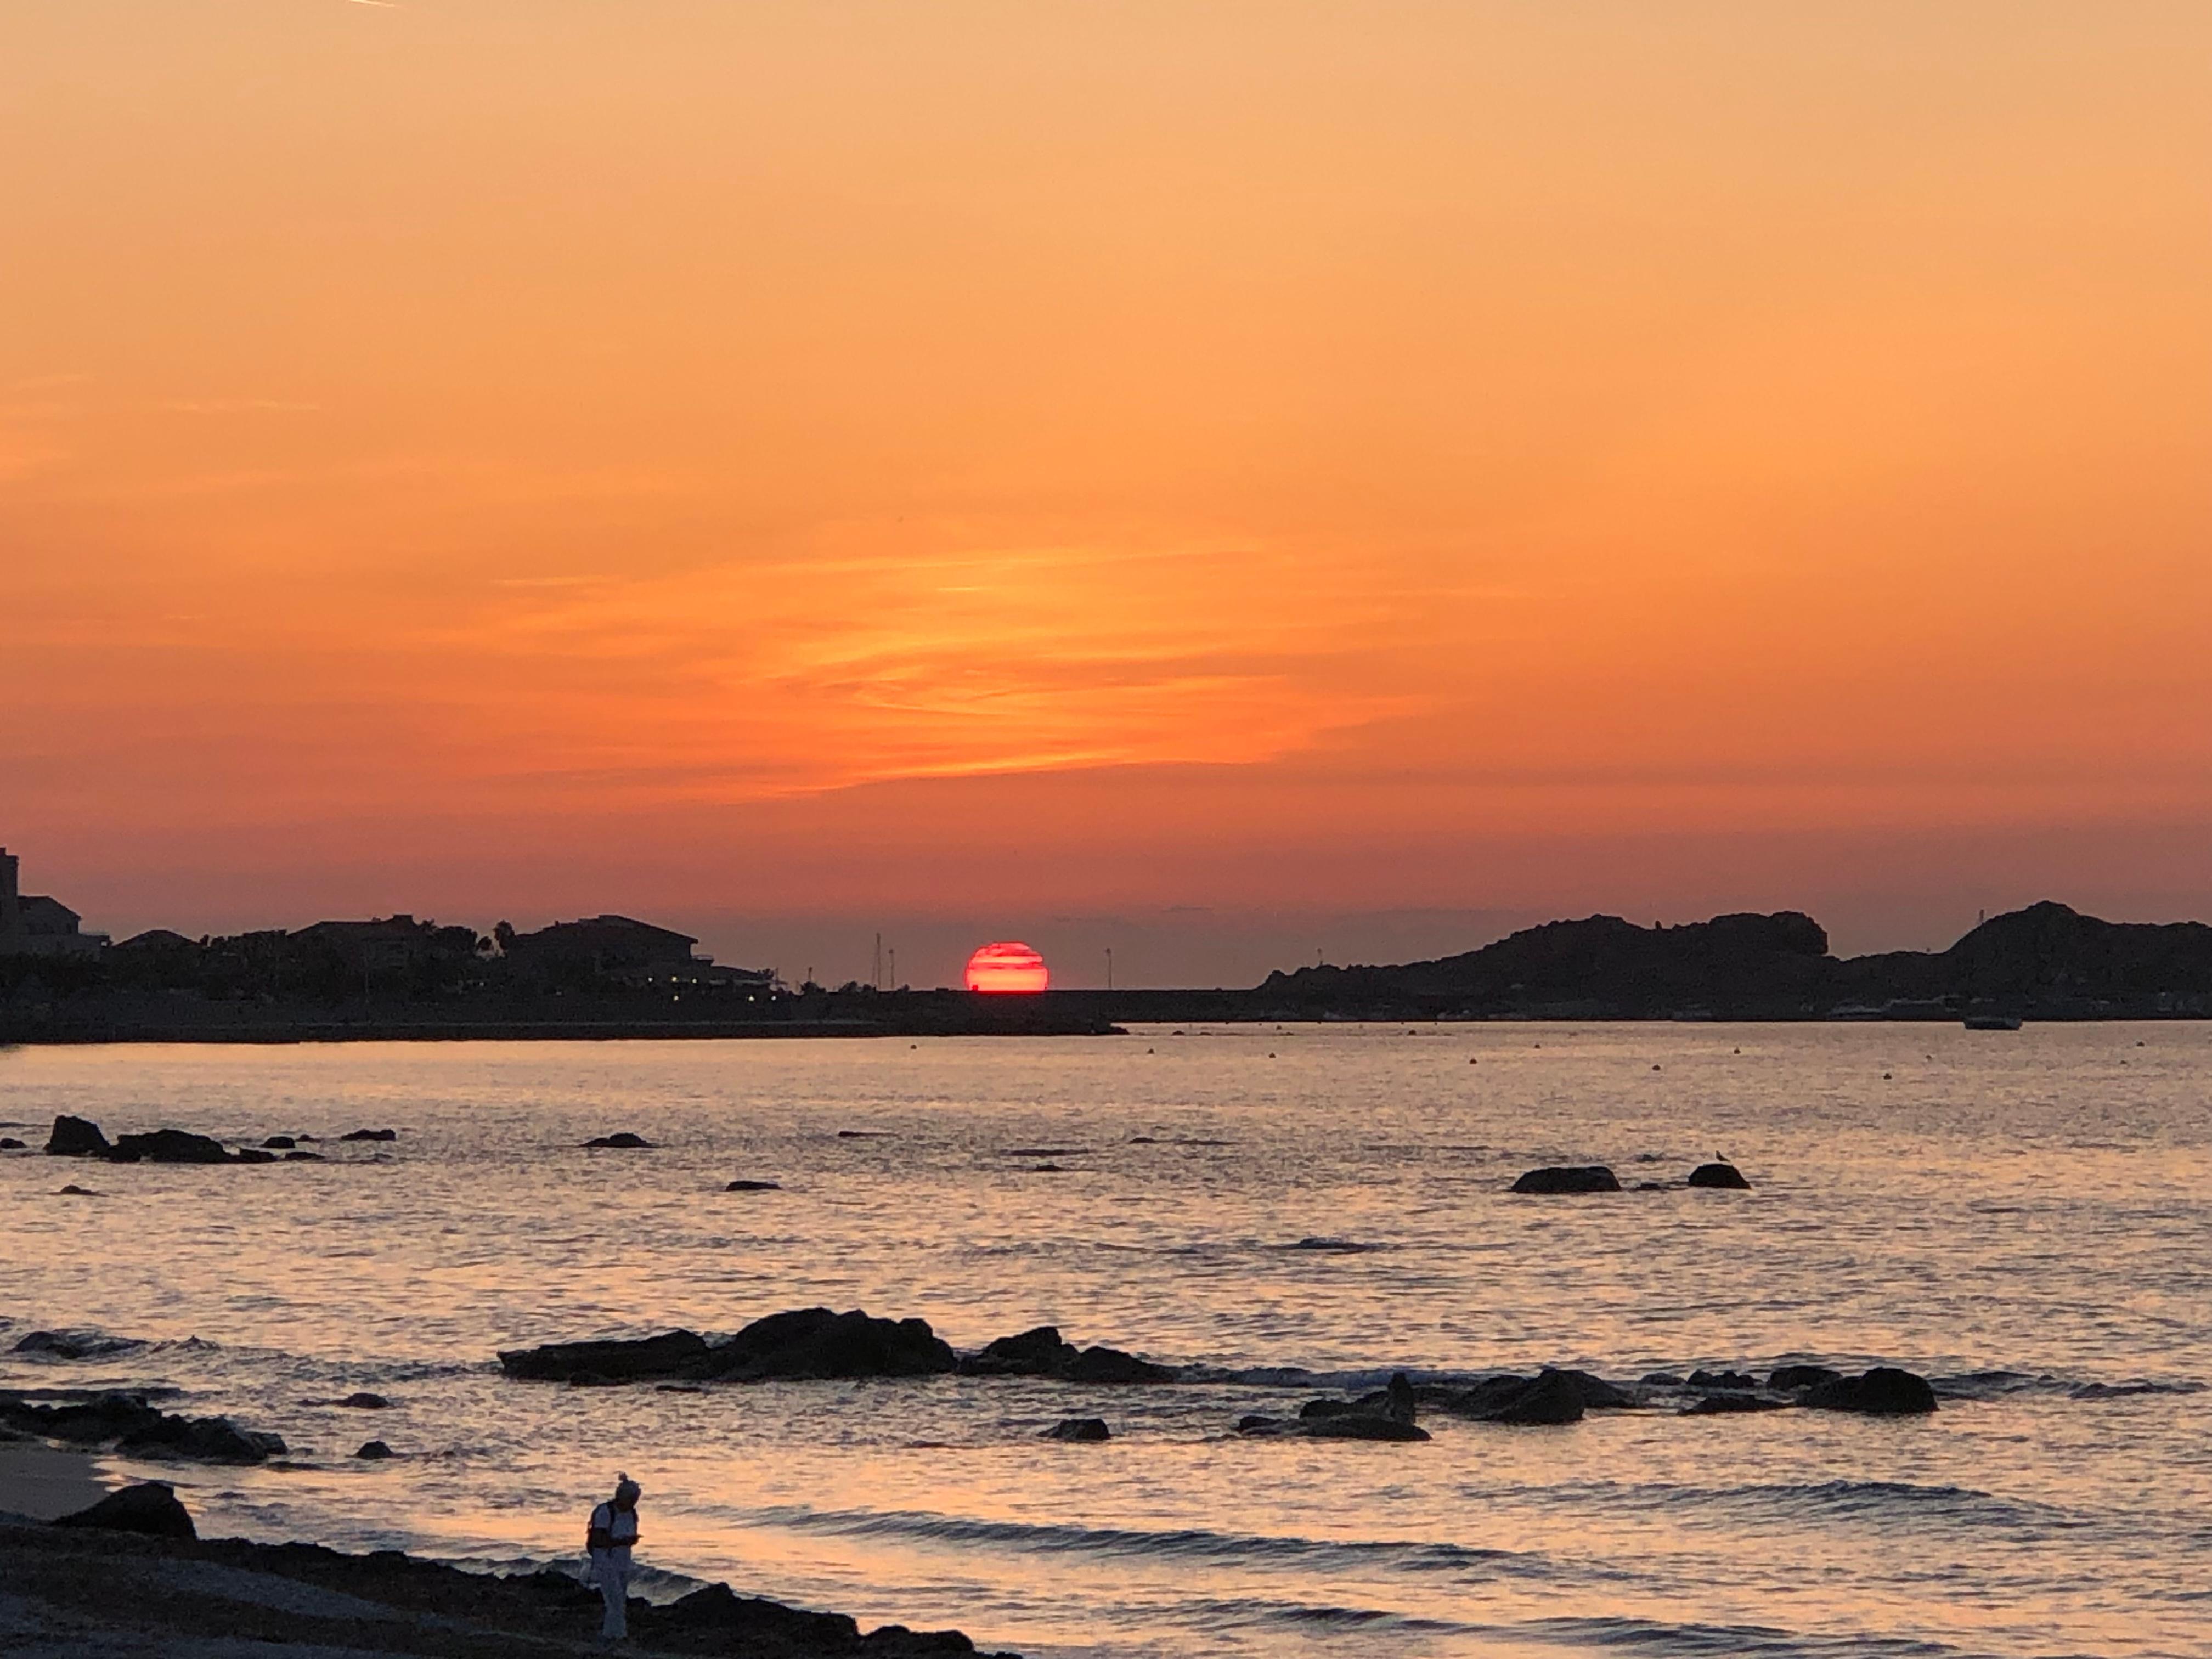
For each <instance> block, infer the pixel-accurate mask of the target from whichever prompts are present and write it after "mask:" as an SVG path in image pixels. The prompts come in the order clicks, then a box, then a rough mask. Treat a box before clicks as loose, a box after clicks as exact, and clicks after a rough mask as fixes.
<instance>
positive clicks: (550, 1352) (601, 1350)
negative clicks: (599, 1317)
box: [499, 1331, 708, 1383]
mask: <svg viewBox="0 0 2212 1659" xmlns="http://www.w3.org/2000/svg"><path fill="white" fill-rule="evenodd" d="M707 1352H708V1348H707V1339H706V1338H705V1337H703V1336H702V1335H700V1334H698V1333H697V1332H696V1331H667V1332H664V1333H663V1334H661V1335H659V1336H648V1337H646V1338H644V1339H643V1340H640V1341H635V1342H624V1341H618V1340H617V1341H601V1342H553V1343H549V1344H547V1345H546V1346H544V1347H542V1348H511V1349H508V1350H506V1351H505V1352H501V1355H500V1357H499V1364H500V1369H501V1370H503V1371H505V1372H506V1373H507V1375H508V1376H517V1377H521V1378H524V1379H526V1381H530V1382H533V1383H573V1382H575V1381H577V1380H578V1379H580V1378H590V1379H592V1380H593V1381H598V1382H608V1383H629V1382H635V1381H637V1380H639V1379H641V1378H653V1377H662V1376H684V1374H686V1373H687V1372H689V1371H690V1370H694V1369H696V1367H697V1366H699V1365H700V1364H702V1363H703V1362H704V1361H705V1359H706V1358H707Z"/></svg>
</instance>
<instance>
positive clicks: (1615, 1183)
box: [1510, 1160, 1751, 1195]
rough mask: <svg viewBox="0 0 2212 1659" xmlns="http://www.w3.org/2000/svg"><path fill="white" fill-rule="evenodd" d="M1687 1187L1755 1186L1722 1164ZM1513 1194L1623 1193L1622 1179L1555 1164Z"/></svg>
mask: <svg viewBox="0 0 2212 1659" xmlns="http://www.w3.org/2000/svg"><path fill="white" fill-rule="evenodd" d="M1682 1184H1683V1185H1684V1186H1686V1187H1707V1188H1724V1189H1727V1190H1729V1191H1734V1192H1749V1191H1750V1190H1751V1182H1748V1181H1746V1180H1745V1179H1744V1178H1743V1171H1742V1170H1739V1169H1737V1168H1736V1167H1735V1164H1725V1163H1722V1162H1720V1161H1718V1160H1716V1161H1714V1162H1713V1163H1711V1164H1699V1165H1698V1167H1697V1168H1696V1169H1694V1170H1691V1171H1690V1173H1689V1176H1688V1177H1687V1178H1686V1180H1685V1181H1684V1182H1683V1183H1682ZM1666 1188H1667V1183H1666V1182H1663V1181H1639V1182H1637V1183H1636V1190H1637V1191H1638V1192H1652V1193H1656V1192H1663V1191H1665V1190H1666ZM1510 1190H1511V1191H1514V1192H1516V1193H1534V1194H1541V1195H1556V1194H1571V1193H1617V1192H1620V1191H1622V1190H1624V1189H1623V1188H1622V1187H1621V1184H1620V1176H1617V1175H1615V1174H1613V1171H1612V1170H1610V1169H1609V1168H1607V1166H1606V1165H1604V1164H1547V1165H1546V1166H1545V1167H1544V1168H1542V1169H1541V1170H1529V1171H1528V1173H1527V1174H1525V1175H1523V1176H1521V1177H1520V1179H1518V1180H1517V1181H1516V1182H1514V1183H1513V1185H1512V1188H1510Z"/></svg>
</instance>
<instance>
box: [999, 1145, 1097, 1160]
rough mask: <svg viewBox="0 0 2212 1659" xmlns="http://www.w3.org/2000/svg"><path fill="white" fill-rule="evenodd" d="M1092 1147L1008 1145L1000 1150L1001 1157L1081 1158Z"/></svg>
mask: <svg viewBox="0 0 2212 1659" xmlns="http://www.w3.org/2000/svg"><path fill="white" fill-rule="evenodd" d="M1090 1150H1091V1149H1090V1148H1089V1147H1088V1146H1007V1147H1004V1148H1002V1149H1001V1150H1000V1153H999V1156H1000V1158H1080V1157H1082V1156H1083V1155H1084V1154H1085V1153H1086V1152H1089V1151H1090Z"/></svg>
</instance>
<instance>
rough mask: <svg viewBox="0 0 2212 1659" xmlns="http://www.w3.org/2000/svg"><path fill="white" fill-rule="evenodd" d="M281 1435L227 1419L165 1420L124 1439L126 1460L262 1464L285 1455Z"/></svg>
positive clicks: (119, 1446) (122, 1450) (119, 1447)
mask: <svg viewBox="0 0 2212 1659" xmlns="http://www.w3.org/2000/svg"><path fill="white" fill-rule="evenodd" d="M284 1449H285V1447H284V1438H283V1436H282V1435H276V1434H265V1433H263V1432H260V1431H257V1430H252V1429H241V1428H240V1427H239V1426H238V1425H236V1424H234V1423H233V1422H232V1421H231V1420H230V1419H228V1418H227V1417H189V1418H187V1417H168V1416H164V1417H163V1418H162V1419H161V1421H160V1422H159V1423H157V1424H155V1425H152V1426H151V1427H149V1428H147V1429H144V1430H142V1431H139V1432H138V1433H137V1434H131V1435H126V1436H125V1437H123V1439H122V1440H121V1441H120V1442H119V1443H118V1444H117V1446H116V1450H117V1451H118V1452H120V1453H121V1454H122V1455H124V1456H125V1457H181V1458H188V1459H190V1460H191V1461H192V1462H196V1463H265V1462H268V1461H269V1460H270V1458H272V1457H278V1456H282V1455H283V1453H284Z"/></svg>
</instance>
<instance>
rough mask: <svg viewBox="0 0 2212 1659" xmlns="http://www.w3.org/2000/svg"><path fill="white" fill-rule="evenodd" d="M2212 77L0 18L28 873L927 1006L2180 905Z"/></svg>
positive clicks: (1540, 15) (2201, 604)
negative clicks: (984, 966) (1014, 992)
mask: <svg viewBox="0 0 2212 1659" xmlns="http://www.w3.org/2000/svg"><path fill="white" fill-rule="evenodd" d="M2208 64H2212V7H2207V6H2205V5H2203V4H2201V3H2196V0H2177V3H2130V0H2118V3H2112V4H2095V5H2087V4H2081V3H2069V4H2043V3H2036V0H2003V3H1967V0H1959V3H1945V0H1911V3H1881V0H1851V3H1848V4H1846V3H1835V4H1826V5H1823V4H1814V3H1806V4H1773V3H1753V0H1744V3H1732V4H1719V3H1705V4H1700V3H1695V0H1685V3H1680V4H1653V3H1647V0H1616V3H1594V0H1593V3H1581V0H1528V3H1472V0H1470V3H1462V4H1443V3H1420V4H1413V3H1389V0H1361V3H1357V4H1352V3H1345V4H1326V5H1324V4H1299V3H1292V0H1282V3H1274V4H1267V5H1246V4H1238V3H1216V0H1206V3H1194V0H1193V3H1182V4H1175V5H1164V4H1148V3H1115V4H1103V3H1099V4H1085V3H1050V0H1019V3H1012V0H1009V3H969V0H921V3H918V0H896V3H889V0H886V3H871V0H834V3H833V0H805V3H787V0H395V3H391V4H378V3H374V0H70V3H67V4H27V3H19V4H15V5H11V6H7V7H5V8H4V9H0V204H4V208H5V212H4V224H0V574H4V578H5V588H4V592H5V604H4V607H3V608H0V718H3V719H4V741H0V842H4V843H6V844H7V845H8V846H9V847H10V848H12V849H13V850H15V851H16V852H18V853H20V854H22V855H23V857H24V860H25V872H24V873H25V880H26V884H27V886H28V887H29V888H30V889H32V890H39V891H52V892H55V893H57V894H58V895H59V896H63V897H64V898H65V899H67V900H68V901H69V902H71V903H72V904H73V905H75V906H76V908H78V909H80V910H82V911H83V912H84V913H85V916H86V923H87V926H88V927H100V928H104V929H106V930H108V931H111V932H113V933H117V934H118V936H119V935H120V934H121V933H126V932H131V931H135V930H136V929H137V928H140V927H149V926H155V925H166V926H172V927H179V928H180V929H182V930H184V931H187V932H191V933H198V932H203V931H209V930H216V931H233V930H236V929H238V928H241V927H251V926H258V925H271V924H283V925H298V924H300V923H302V922H305V921H312V920H313V919H315V918H316V917H318V916H321V915H365V914H368V913H370V912H376V913H384V912H387V911H390V910H392V909H405V910H410V911H412V912H414V913H415V914H416V915H436V916H438V917H439V918H440V919H441V920H447V921H471V922H473V923H474V924H476V925H477V926H478V927H485V928H488V927H489V925H490V923H491V922H492V921H494V920H495V919H497V918H499V917H501V916H506V917H511V918H512V919H513V921H516V922H517V923H518V924H520V925H532V924H534V923H537V922H541V921H545V920H548V919H550V918H551V917H553V916H555V915H574V914H578V913H591V912H597V911H599V910H606V909H618V910H627V911H629V912H631V913H633V914H640V915H647V916H650V917H653V919H656V920H660V921H668V922H670V923H672V924H676V925H679V926H682V927H684V928H685V929H686V931H690V932H694V933H701V934H702V935H703V936H705V938H706V940H707V944H708V945H709V946H710V947H713V948H715V949H717V950H718V951H721V952H722V953H723V954H724V955H725V956H726V957H732V958H735V959H738V960H762V961H773V962H777V963H780V965H781V966H782V967H783V968H784V969H785V970H786V971H787V972H788V973H795V972H796V970H797V969H799V967H800V966H802V965H813V966H815V967H816V968H817V972H819V973H822V974H823V975H836V976H837V977H843V976H846V975H848V974H860V973H864V972H865V971H866V965H867V963H866V958H867V952H868V950H869V945H870V938H871V935H872V931H873V930H874V929H875V928H877V927H884V926H886V925H889V926H890V927H891V928H892V930H893V932H894V933H897V932H899V931H900V930H901V929H903V930H904V932H905V934H906V935H908V936H910V937H911V938H912V939H914V940H915V943H913V944H912V945H909V947H908V949H909V951H910V952H911V954H909V955H908V956H907V957H903V958H902V964H901V976H902V977H904V978H911V979H915V980H917V981H922V982H942V981H949V980H950V979H951V976H952V975H954V974H955V973H957V962H958V959H959V957H960V956H962V955H964V953H965V947H966V946H967V945H969V944H971V943H973V942H975V941H976V940H978V939H985V938H994V937H1003V936H1020V937H1028V938H1031V939H1032V942H1034V943H1036V944H1038V945H1040V946H1041V947H1042V948H1044V949H1045V950H1046V951H1047V953H1048V955H1056V956H1057V957H1058V958H1059V959H1057V960H1056V961H1055V969H1056V971H1057V973H1058V974H1059V976H1060V980H1061V981H1062V982H1065V983H1070V984H1080V983H1088V982H1091V981H1094V980H1095V979H1097V977H1098V975H1097V973H1096V972H1095V971H1093V969H1092V968H1091V965H1090V963H1091V962H1092V961H1093V960H1094V959H1095V955H1094V953H1095V952H1096V951H1098V950H1100V949H1102V948H1103V945H1112V944H1113V943H1114V942H1115V939H1116V938H1117V937H1118V938H1121V939H1123V946H1122V949H1123V951H1124V952H1125V954H1124V956H1123V957H1122V959H1121V963H1122V965H1121V979H1122V982H1125V983H1132V982H1144V981H1152V982H1170V983H1172V982H1178V981H1199V982H1212V981H1214V980H1216V979H1218V978H1229V979H1231V980H1235V979H1237V978H1240V977H1243V978H1256V977H1257V976H1258V975H1259V973H1261V972H1262V971H1264V970H1265V969H1266V968H1267V966H1269V965H1272V964H1273V963H1276V962H1288V961H1293V960H1299V959H1304V960H1310V959H1311V958H1312V956H1313V953H1314V951H1316V950H1317V949H1318V950H1322V951H1326V952H1327V953H1328V955H1330V957H1332V959H1335V960H1345V959H1356V958H1359V957H1375V956H1387V955H1390V954H1395V953H1398V952H1400V951H1404V952H1407V953H1417V954H1430V953H1433V952H1434V951H1439V950H1445V949H1453V948H1465V947H1467V946H1470V945H1474V944H1476V943H1480V940H1481V939H1483V938H1485V937H1488V936H1489V935H1490V934H1492V933H1495V932H1496V931H1498V928H1499V927H1504V926H1508V925H1513V924H1514V923H1516V922H1517V921H1527V920H1532V919H1536V918H1540V917H1542V916H1545V915H1567V914H1583V913H1587V912H1589V911H1590V910H1593V909H1609V910H1614V911H1618V912H1620V913H1622V914H1625V915H1631V916H1632V917H1634V918H1636V919H1638V920H1639V921H1649V920H1653V919H1663V920H1670V921H1680V920H1685V919H1687V918H1690V917H1692V916H1698V915H1706V914H1710V913H1711V912H1712V911H1714V910H1716V909H1719V908H1777V907H1781V906H1784V905H1787V906H1794V907H1797V908H1807V909H1810V910H1812V911H1813V912H1814V914H1815V915H1818V916H1820V918H1821V919H1822V920H1823V921H1826V923H1827V924H1828V926H1829V927H1830V929H1831V931H1832V933H1833V934H1834V935H1835V938H1836V942H1837V944H1838V945H1839V946H1840V947H1842V948H1844V949H1866V948H1875V947H1881V946H1888V945H1927V944H1942V943H1947V942H1948V939H1950V938H1951V937H1953V936H1954V935H1955V933H1957V932H1958V931H1960V929H1961V928H1962V927H1965V926H1966V925H1969V924H1971V922H1972V919H1973V915H1974V912H1975V911H1976V910H1977V909H1978V908H1983V907H1987V908H1990V909H1993V910H1994V909H1996V908H2004V907H2009V906H2012V905H2015V904H2017V903H2020V902H2026V901H2027V900H2030V899H2033V898H2037V897H2041V896H2055V897H2059V898H2063V899H2066V900H2068V901H2069V902H2075V903H2076V904H2079V905H2081V906H2082V907H2083V908H2093V909H2099V910H2101V911H2102V912H2104V913H2106V914H2109V915H2116V916H2142V917H2160V918H2164V917H2170V916H2180V915H2198V916H2203V915H2207V914H2208V913H2212V91H2209V90H2208ZM1055 930H1058V931H1057V932H1055ZM1117 930H1118V931H1117ZM1060 939H1064V940H1066V941H1067V943H1066V945H1065V947H1064V948H1060V949H1058V950H1057V951H1056V949H1055V944H1054V941H1055V940H1060ZM924 941H928V942H927V943H925V942H924ZM893 942H896V940H894V941H893ZM908 963H911V964H912V971H911V972H908Z"/></svg>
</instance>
